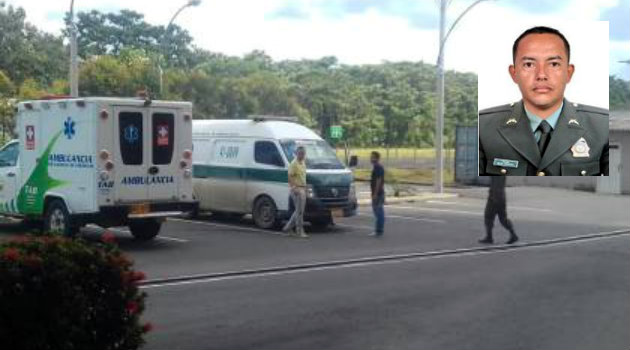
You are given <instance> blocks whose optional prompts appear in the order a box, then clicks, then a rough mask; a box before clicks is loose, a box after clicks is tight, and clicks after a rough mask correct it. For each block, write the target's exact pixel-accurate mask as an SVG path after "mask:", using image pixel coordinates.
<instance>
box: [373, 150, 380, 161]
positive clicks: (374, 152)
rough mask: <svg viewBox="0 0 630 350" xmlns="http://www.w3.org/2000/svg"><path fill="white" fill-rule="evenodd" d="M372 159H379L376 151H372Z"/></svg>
mask: <svg viewBox="0 0 630 350" xmlns="http://www.w3.org/2000/svg"><path fill="white" fill-rule="evenodd" d="M372 157H374V158H376V159H381V154H380V153H378V152H377V151H372Z"/></svg>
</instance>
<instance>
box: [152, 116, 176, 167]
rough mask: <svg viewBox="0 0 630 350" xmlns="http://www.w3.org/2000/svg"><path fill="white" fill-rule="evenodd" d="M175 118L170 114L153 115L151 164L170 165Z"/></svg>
mask: <svg viewBox="0 0 630 350" xmlns="http://www.w3.org/2000/svg"><path fill="white" fill-rule="evenodd" d="M174 128H175V117H174V116H173V114H171V113H154V114H153V164H156V165H161V164H170V163H171V159H172V158H173V142H174V140H173V139H174V137H175V130H174Z"/></svg>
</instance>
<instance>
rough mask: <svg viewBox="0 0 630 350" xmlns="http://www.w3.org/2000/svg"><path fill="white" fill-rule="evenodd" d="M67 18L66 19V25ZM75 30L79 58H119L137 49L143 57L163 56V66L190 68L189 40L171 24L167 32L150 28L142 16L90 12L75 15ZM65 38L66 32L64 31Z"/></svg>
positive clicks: (188, 37) (191, 56) (138, 14)
mask: <svg viewBox="0 0 630 350" xmlns="http://www.w3.org/2000/svg"><path fill="white" fill-rule="evenodd" d="M68 21H69V17H66V23H68ZM76 27H77V31H78V37H77V43H78V46H79V56H81V57H82V58H83V59H88V58H89V57H91V56H101V55H114V56H116V55H119V54H121V53H122V52H124V51H125V50H130V49H131V50H140V51H143V52H144V54H145V55H147V56H151V57H154V56H156V55H162V56H164V60H163V63H164V65H165V66H173V67H192V66H191V64H193V63H195V62H194V60H193V59H194V57H193V56H194V55H193V51H192V50H191V43H192V37H191V36H190V34H189V33H188V31H186V30H184V29H182V28H181V27H179V26H177V25H175V24H173V25H171V26H170V28H169V30H168V32H167V31H166V28H165V27H164V26H154V25H151V24H149V23H147V22H146V21H145V20H144V15H142V14H140V13H137V12H134V11H130V10H121V11H120V12H119V13H103V12H100V11H96V10H92V11H90V12H79V13H78V14H77V20H76ZM64 33H65V35H68V34H69V32H68V29H66V30H65V31H64Z"/></svg>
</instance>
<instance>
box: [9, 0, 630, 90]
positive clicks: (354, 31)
mask: <svg viewBox="0 0 630 350" xmlns="http://www.w3.org/2000/svg"><path fill="white" fill-rule="evenodd" d="M0 1H3V0H0ZM4 1H5V2H6V3H7V4H9V5H14V6H21V7H23V8H24V9H25V10H26V13H27V20H28V21H29V22H30V23H32V24H34V25H36V26H38V27H39V28H41V29H43V30H46V31H49V32H52V33H60V31H61V27H62V26H63V15H64V12H65V11H67V10H68V7H69V6H70V0H63V1H62V0H46V1H44V0H4ZM472 2H473V1H472V0H450V5H449V7H448V17H447V22H448V24H447V28H448V26H449V25H450V24H451V23H453V21H454V20H455V19H456V18H457V17H458V16H459V14H460V13H462V11H464V10H465V9H466V8H467V7H468V6H469V5H470V4H472ZM184 3H186V0H168V1H157V0H75V9H76V10H77V11H89V10H92V9H96V10H100V11H104V12H111V11H117V10H120V9H132V10H135V11H137V12H140V13H142V14H144V15H145V18H146V20H147V21H148V22H150V23H152V24H166V23H168V21H169V19H170V17H171V16H172V15H173V13H175V11H176V10H177V9H178V8H179V7H180V6H181V5H183V4H184ZM438 15H439V8H438V1H437V0H202V4H201V5H200V6H198V7H195V8H189V9H186V10H185V11H183V12H182V13H181V14H180V16H179V17H178V18H177V20H176V23H177V24H178V25H180V26H182V27H183V28H185V29H187V30H188V31H189V32H190V33H191V34H192V36H193V38H194V40H195V45H197V46H199V47H201V48H204V49H207V50H210V51H214V52H221V53H224V54H228V55H237V56H240V55H243V54H245V53H247V52H251V51H253V50H264V51H265V52H266V53H267V54H269V55H270V56H271V57H272V58H274V59H276V60H283V59H303V58H306V59H317V58H320V57H323V56H336V57H337V58H338V59H339V60H340V62H342V63H346V64H372V63H381V62H383V61H420V60H422V61H424V62H429V63H435V61H436V57H437V41H438V25H439V23H438ZM538 19H540V20H541V21H545V22H546V23H553V22H554V21H597V20H602V21H609V23H610V28H609V33H610V43H609V48H610V49H609V67H610V73H611V74H613V75H617V76H619V77H622V78H624V79H626V80H628V79H630V65H629V64H622V63H618V61H620V60H628V59H630V0H597V1H590V0H489V1H484V2H482V3H480V4H478V5H477V6H475V7H474V8H473V9H472V10H471V11H470V12H468V13H467V14H466V15H465V16H464V17H463V18H462V20H461V21H460V22H459V23H458V25H457V27H456V28H455V29H454V30H453V32H452V35H451V36H450V37H449V39H448V42H447V44H446V47H445V50H446V51H445V65H446V68H447V69H454V70H457V71H462V72H475V71H476V67H477V66H478V65H479V60H480V59H482V57H483V53H481V52H479V45H478V44H479V43H480V42H481V41H488V40H492V37H491V35H486V36H488V37H480V35H479V33H480V32H483V33H492V32H493V31H500V30H501V26H502V23H509V22H512V21H526V22H531V21H535V20H538ZM480 29H483V30H480ZM524 29H525V28H524ZM506 64H509V62H508V63H506Z"/></svg>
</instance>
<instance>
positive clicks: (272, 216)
mask: <svg viewBox="0 0 630 350" xmlns="http://www.w3.org/2000/svg"><path fill="white" fill-rule="evenodd" d="M277 213H278V209H277V208H276V203H274V202H273V199H271V198H269V197H267V196H262V197H260V198H258V199H257V200H256V201H255V202H254V210H253V211H252V216H253V218H254V223H255V224H256V226H258V227H260V228H262V229H270V228H276V227H278V226H279V221H278V219H277Z"/></svg>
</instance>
